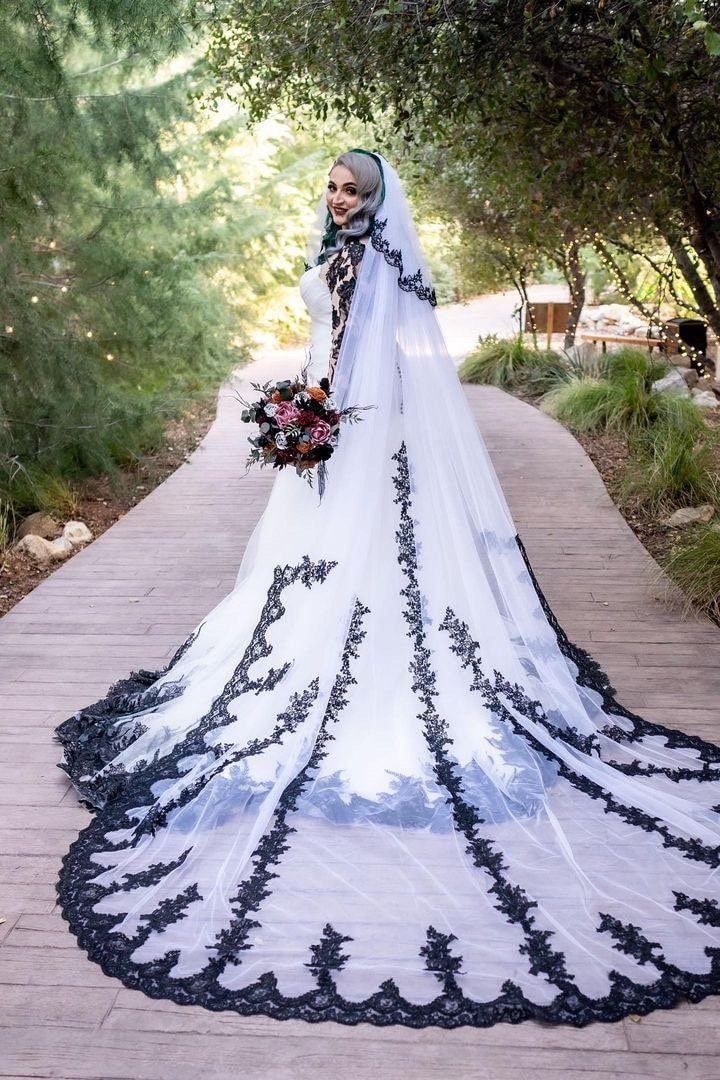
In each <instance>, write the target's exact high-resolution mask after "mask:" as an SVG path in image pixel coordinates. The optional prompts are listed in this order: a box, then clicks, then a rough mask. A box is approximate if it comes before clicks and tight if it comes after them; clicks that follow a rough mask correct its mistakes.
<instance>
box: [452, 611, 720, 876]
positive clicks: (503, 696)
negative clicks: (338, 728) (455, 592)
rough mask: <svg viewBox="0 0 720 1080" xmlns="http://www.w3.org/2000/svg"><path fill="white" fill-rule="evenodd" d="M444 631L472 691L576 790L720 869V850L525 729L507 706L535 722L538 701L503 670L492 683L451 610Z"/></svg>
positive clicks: (474, 645)
mask: <svg viewBox="0 0 720 1080" xmlns="http://www.w3.org/2000/svg"><path fill="white" fill-rule="evenodd" d="M440 628H441V629H442V630H446V631H447V632H448V634H449V635H450V638H451V641H452V645H451V648H452V651H453V652H454V653H456V655H457V656H458V657H459V658H460V662H461V664H462V666H463V667H467V668H470V670H471V672H472V675H473V679H472V682H471V684H470V689H471V690H477V691H478V692H479V693H480V694H481V695H482V697H483V699H484V700H485V702H486V703H487V704H488V705H489V706H490V708H491V709H492V710H493V711H494V712H496V713H498V714H499V715H501V716H502V717H503V718H504V719H505V720H506V721H507V722H508V724H510V726H511V727H512V728H513V729H514V730H516V731H517V732H518V733H522V734H523V735H524V737H525V738H526V739H527V741H528V742H529V743H530V744H531V745H532V746H533V747H534V748H535V749H536V750H537V751H538V753H541V754H543V755H544V756H545V757H547V758H548V760H553V761H555V763H556V765H557V768H558V771H559V773H560V775H561V776H562V777H563V778H564V779H565V780H568V781H569V782H570V783H571V784H572V785H573V787H575V788H576V789H577V790H578V791H582V792H583V793H584V794H585V795H589V796H590V797H591V798H593V799H598V800H600V801H601V802H603V803H604V804H605V810H606V812H607V813H613V814H617V816H618V817H620V818H622V820H623V821H626V822H627V823H628V824H629V825H636V826H638V827H639V828H641V829H643V830H645V832H654V833H657V834H658V835H659V836H661V837H662V841H663V844H664V846H665V847H670V848H675V849H676V850H678V851H680V852H681V853H682V854H683V855H684V856H685V857H686V858H688V859H692V860H694V861H697V862H704V863H707V864H708V866H712V867H717V866H720V847H708V846H707V845H705V844H702V843H701V842H700V841H699V840H696V839H694V838H689V839H688V838H686V837H682V836H677V835H675V833H673V832H672V830H671V829H670V828H669V827H668V826H667V825H665V824H663V823H662V822H661V821H660V819H659V818H655V817H652V816H651V815H650V814H646V813H645V812H644V811H643V810H640V809H639V808H637V807H634V806H627V805H625V804H624V803H622V802H620V801H619V800H617V799H615V798H614V796H613V795H612V793H611V792H610V791H608V790H606V789H605V788H603V787H601V786H600V785H599V784H596V783H595V782H594V781H592V780H590V779H589V778H588V777H587V776H584V775H583V774H582V773H580V772H578V771H577V770H575V769H573V768H571V767H570V765H568V764H567V762H566V761H565V760H564V759H563V758H561V757H560V756H559V755H558V753H557V752H556V751H555V750H553V749H552V748H551V747H549V746H546V745H545V743H544V742H541V741H540V740H539V739H538V738H537V737H536V736H535V735H533V734H532V732H531V731H529V730H527V729H526V728H524V727H523V726H522V725H521V724H520V723H519V721H518V720H517V718H516V717H515V715H514V714H513V712H512V711H511V710H510V709H509V708H508V707H507V705H506V704H505V701H509V702H510V704H511V705H512V707H513V708H514V709H516V710H517V712H519V713H520V714H521V715H522V716H524V717H526V718H527V719H528V720H533V721H535V720H536V717H537V707H538V702H535V701H532V700H531V699H530V698H528V697H527V695H526V694H525V692H524V691H523V689H522V687H521V686H519V685H518V684H517V683H510V682H508V680H507V679H505V678H503V676H502V675H501V674H500V672H499V671H493V678H492V680H491V679H489V678H488V677H487V676H486V675H485V673H484V672H483V669H482V663H481V659H480V655H479V652H480V647H479V645H478V643H477V642H476V641H473V639H472V637H471V636H470V631H469V629H468V627H467V625H466V623H464V622H462V621H461V620H460V619H458V618H457V616H456V615H455V614H454V612H453V611H452V610H451V609H450V608H448V609H447V611H446V613H445V618H444V619H443V621H442V623H441V624H440Z"/></svg>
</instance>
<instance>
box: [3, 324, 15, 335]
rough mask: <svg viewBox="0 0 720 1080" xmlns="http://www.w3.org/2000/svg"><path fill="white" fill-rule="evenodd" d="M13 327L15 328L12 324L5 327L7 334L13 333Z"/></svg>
mask: <svg viewBox="0 0 720 1080" xmlns="http://www.w3.org/2000/svg"><path fill="white" fill-rule="evenodd" d="M13 329H14V327H12V326H6V327H5V333H6V334H12V332H13Z"/></svg>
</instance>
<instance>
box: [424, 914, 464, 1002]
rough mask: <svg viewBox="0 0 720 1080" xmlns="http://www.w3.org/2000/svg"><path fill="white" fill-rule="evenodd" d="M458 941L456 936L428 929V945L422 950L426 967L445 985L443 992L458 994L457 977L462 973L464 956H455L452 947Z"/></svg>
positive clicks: (431, 927) (429, 927)
mask: <svg viewBox="0 0 720 1080" xmlns="http://www.w3.org/2000/svg"><path fill="white" fill-rule="evenodd" d="M453 941H457V937H456V936H455V934H441V933H440V931H439V930H436V929H435V927H434V926H428V928H427V944H426V945H423V946H422V948H421V949H420V955H421V956H424V957H425V967H426V968H427V969H428V971H432V973H433V974H434V975H435V976H436V978H438V979H439V980H440V982H441V983H442V984H443V992H444V993H446V994H456V993H457V992H458V984H457V979H456V976H457V975H459V974H460V972H461V971H462V956H453V954H452V952H451V951H450V946H451V944H452V943H453Z"/></svg>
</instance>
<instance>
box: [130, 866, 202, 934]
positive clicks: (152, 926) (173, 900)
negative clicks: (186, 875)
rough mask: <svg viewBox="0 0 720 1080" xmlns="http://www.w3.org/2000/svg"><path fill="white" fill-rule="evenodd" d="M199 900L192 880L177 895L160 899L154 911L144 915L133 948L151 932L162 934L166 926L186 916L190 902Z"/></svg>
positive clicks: (199, 897)
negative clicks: (191, 882)
mask: <svg viewBox="0 0 720 1080" xmlns="http://www.w3.org/2000/svg"><path fill="white" fill-rule="evenodd" d="M200 900H202V896H201V895H200V893H199V892H198V887H197V885H196V884H195V883H194V882H193V884H192V885H188V887H187V888H186V889H183V891H182V892H181V893H178V895H177V896H168V897H166V898H165V899H164V900H161V901H160V903H159V904H158V906H157V908H156V909H155V911H153V912H152V914H150V915H146V916H145V917H144V919H143V922H142V926H141V927H140V932H139V933H138V935H137V937H136V938H135V939H134V945H135V948H137V947H138V945H143V944H144V943H145V942H146V941H147V939H148V938H149V937H150V935H151V934H153V933H154V934H162V933H163V931H164V930H167V928H168V926H172V925H173V923H176V922H179V920H180V919H185V918H187V915H186V912H187V909H188V908H189V907H190V905H191V904H195V903H197V902H198V901H200Z"/></svg>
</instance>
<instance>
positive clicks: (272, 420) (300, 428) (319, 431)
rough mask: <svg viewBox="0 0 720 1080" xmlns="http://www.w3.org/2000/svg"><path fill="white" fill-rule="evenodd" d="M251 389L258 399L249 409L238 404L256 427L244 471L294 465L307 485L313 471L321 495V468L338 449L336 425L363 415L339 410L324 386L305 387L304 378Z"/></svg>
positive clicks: (326, 384)
mask: <svg viewBox="0 0 720 1080" xmlns="http://www.w3.org/2000/svg"><path fill="white" fill-rule="evenodd" d="M250 385H251V386H252V388H253V390H256V391H257V392H258V393H259V394H260V398H259V400H258V401H255V402H252V403H250V402H247V401H245V400H243V399H242V398H241V399H240V403H241V404H242V405H243V406H244V407H243V412H242V419H243V421H244V422H245V423H248V424H257V426H258V434H257V435H254V436H253V435H251V436H250V437H249V439H248V442H249V443H250V445H251V447H252V449H251V451H250V453H249V455H248V458H247V466H248V468H249V467H250V466H251V465H254V464H260V465H261V466H264V465H272V466H273V468H275V469H284V468H286V467H287V466H288V465H292V466H294V468H295V471H296V473H297V474H298V476H304V477H305V479H307V480H308V481H309V482H310V483H311V484H312V475H313V470H315V469H316V470H317V474H318V480H319V483H320V485H321V493H322V486H323V481H324V466H325V462H326V461H327V460H328V458H330V457H331V456H332V454H333V451H334V449H335V447H336V445H337V441H338V434H339V431H340V424H341V423H343V422H350V423H352V422H355V421H357V420H358V419H360V417H359V415H358V414H359V412H360V411H361V410H360V409H359V408H357V407H355V406H350V407H348V408H346V409H338V407H337V405H336V403H335V401H334V399H333V398H332V396H331V394H330V383H329V382H328V380H327V379H321V380H320V385H319V386H308V384H307V380H306V378H305V377H304V373H301V375H300V376H298V378H296V379H294V380H292V379H283V380H281V381H279V382H267V383H251V384H250Z"/></svg>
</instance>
